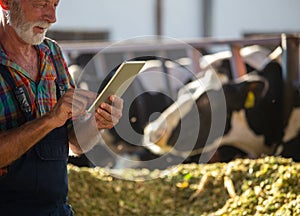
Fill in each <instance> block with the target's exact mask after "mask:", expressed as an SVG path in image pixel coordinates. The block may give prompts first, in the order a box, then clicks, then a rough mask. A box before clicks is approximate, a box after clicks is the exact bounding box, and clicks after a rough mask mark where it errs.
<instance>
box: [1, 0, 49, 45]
mask: <svg viewBox="0 0 300 216" xmlns="http://www.w3.org/2000/svg"><path fill="white" fill-rule="evenodd" d="M24 2H25V3H23V4H27V5H25V6H24V7H21V1H20V0H13V1H12V6H11V9H10V11H9V13H8V16H7V18H8V23H9V24H10V25H11V26H12V27H13V28H14V30H15V31H16V33H17V35H18V36H19V37H20V38H21V39H22V40H23V41H24V42H26V43H28V44H32V45H36V44H40V43H41V42H42V41H43V40H44V38H45V35H46V32H47V30H48V28H50V26H51V24H52V21H51V20H46V19H42V17H45V16H47V14H46V15H44V14H43V11H42V8H39V6H40V5H39V4H41V5H42V4H44V3H46V2H48V3H49V2H50V1H48V0H33V1H32V0H27V1H24ZM46 4H47V3H46ZM30 7H32V9H33V10H30V11H25V10H28V9H31V8H30ZM45 10H46V9H45ZM35 12H37V13H36V14H35ZM47 13H49V12H47ZM31 20H33V21H31Z"/></svg>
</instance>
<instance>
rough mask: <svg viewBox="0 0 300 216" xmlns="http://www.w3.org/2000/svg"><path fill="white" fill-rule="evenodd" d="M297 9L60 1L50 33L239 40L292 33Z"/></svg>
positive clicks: (219, 0) (264, 4) (293, 2)
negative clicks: (260, 35)
mask: <svg viewBox="0 0 300 216" xmlns="http://www.w3.org/2000/svg"><path fill="white" fill-rule="evenodd" d="M299 10H300V2H299V1H297V0H285V1H282V0H264V1H261V0H252V1H247V0H226V1H223V0H176V1H174V0H126V1H118V0H110V1H104V0H85V1H81V0H72V1H60V4H59V7H58V17H57V18H58V20H57V23H56V24H55V25H54V26H53V27H52V31H53V32H55V33H56V34H57V35H54V36H55V37H56V38H57V39H66V40H72V39H94V40H124V39H128V38H131V37H136V36H142V35H164V36H168V37H174V38H181V39H184V38H185V39H187V38H199V37H214V38H222V39H224V38H240V37H243V36H245V35H248V34H254V33H255V34H256V33H266V34H273V33H280V32H298V31H299V28H300V23H299V20H300V14H299ZM50 32H51V31H50ZM50 32H49V33H50ZM70 32H72V34H69V33H70Z"/></svg>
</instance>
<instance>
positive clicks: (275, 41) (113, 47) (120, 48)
mask: <svg viewBox="0 0 300 216" xmlns="http://www.w3.org/2000/svg"><path fill="white" fill-rule="evenodd" d="M280 43H281V37H267V38H263V39H262V38H258V39H246V40H215V39H208V38H206V39H198V40H183V41H182V43H178V42H174V41H168V42H167V41H165V40H163V41H161V40H159V41H157V40H154V41H144V42H143V43H142V42H138V43H130V44H124V43H118V44H114V42H80V43H78V42H77V43H74V42H73V43H70V42H63V41H61V42H59V44H60V46H61V48H62V50H63V51H64V52H66V53H69V52H78V53H81V54H83V53H97V52H99V51H103V52H126V51H128V50H131V51H145V50H149V51H155V50H163V49H164V50H166V49H170V50H172V49H178V48H180V47H181V48H182V47H184V46H186V44H188V45H190V46H193V47H194V48H196V49H197V48H207V47H213V46H217V45H232V44H237V45H240V46H247V45H280ZM104 49H105V50H104Z"/></svg>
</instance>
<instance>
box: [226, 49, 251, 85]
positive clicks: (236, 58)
mask: <svg viewBox="0 0 300 216" xmlns="http://www.w3.org/2000/svg"><path fill="white" fill-rule="evenodd" d="M230 49H231V53H232V57H231V58H230V66H231V71H232V77H233V79H236V78H238V77H240V76H243V75H245V74H246V73H247V70H246V66H245V63H244V60H243V57H242V56H241V53H240V50H241V46H239V45H236V44H234V45H232V46H231V47H230Z"/></svg>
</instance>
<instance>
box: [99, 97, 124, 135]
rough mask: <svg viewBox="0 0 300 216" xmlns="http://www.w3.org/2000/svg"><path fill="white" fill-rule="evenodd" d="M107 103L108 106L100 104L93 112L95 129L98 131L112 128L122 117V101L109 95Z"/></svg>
mask: <svg viewBox="0 0 300 216" xmlns="http://www.w3.org/2000/svg"><path fill="white" fill-rule="evenodd" d="M109 101H110V104H108V103H102V104H100V106H99V107H98V108H97V109H96V111H95V119H96V127H97V128H98V129H99V130H100V129H110V128H112V127H113V126H115V125H116V124H117V123H118V122H119V120H120V118H121V117H122V110H123V100H122V99H121V98H120V97H118V96H116V95H111V96H110V97H109Z"/></svg>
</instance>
